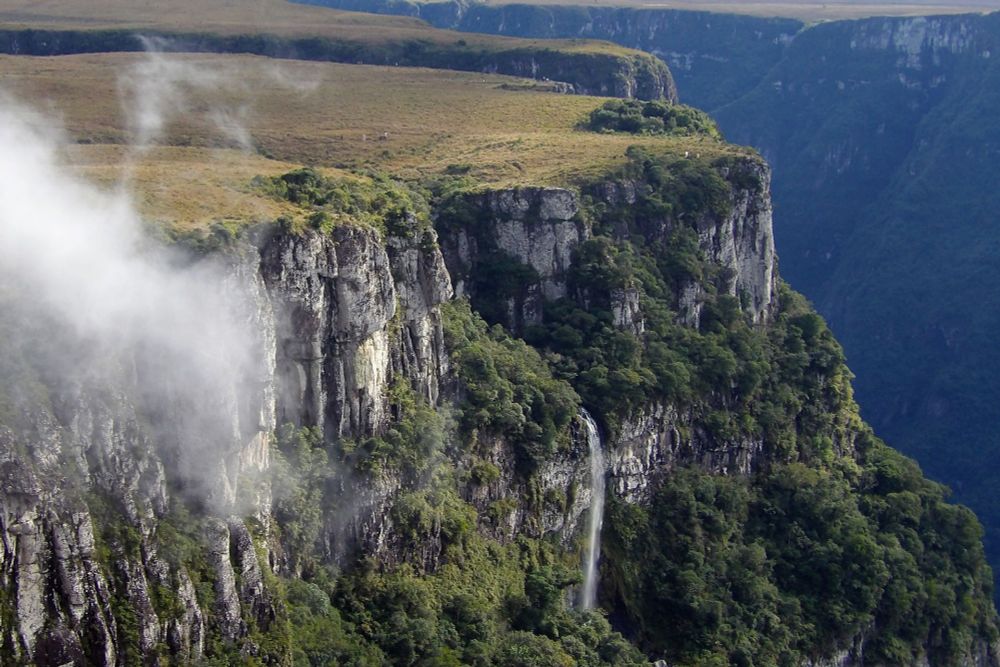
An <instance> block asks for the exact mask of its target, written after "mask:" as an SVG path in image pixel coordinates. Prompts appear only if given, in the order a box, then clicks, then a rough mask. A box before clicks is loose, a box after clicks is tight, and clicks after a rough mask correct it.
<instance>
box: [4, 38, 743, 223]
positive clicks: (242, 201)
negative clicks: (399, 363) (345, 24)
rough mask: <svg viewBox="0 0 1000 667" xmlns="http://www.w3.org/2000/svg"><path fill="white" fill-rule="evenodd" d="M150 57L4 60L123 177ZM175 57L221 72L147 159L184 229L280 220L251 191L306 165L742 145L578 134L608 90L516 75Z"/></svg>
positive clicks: (190, 92)
mask: <svg viewBox="0 0 1000 667" xmlns="http://www.w3.org/2000/svg"><path fill="white" fill-rule="evenodd" d="M144 58H145V56H143V55H141V54H104V55H87V56H60V57H54V58H35V57H25V56H5V57H0V72H3V84H2V87H3V89H5V90H6V91H8V92H10V93H12V94H13V95H14V97H15V98H17V99H20V100H22V101H26V102H28V103H30V104H31V105H32V106H34V107H36V108H40V109H42V110H44V111H46V112H48V113H51V114H53V115H54V116H56V117H58V118H61V120H62V123H63V124H64V125H65V129H66V132H67V134H68V135H69V138H70V140H71V141H72V142H74V143H73V145H72V147H71V150H69V151H67V156H68V159H69V160H70V162H71V163H72V164H74V165H75V166H76V167H77V168H78V169H80V170H81V171H82V172H83V173H84V174H86V175H87V176H88V177H90V178H93V179H94V180H96V181H98V182H102V183H105V184H113V183H114V182H116V181H117V179H118V178H120V176H121V174H122V166H121V165H122V163H123V162H124V161H125V158H126V157H127V156H128V155H129V150H128V149H127V145H128V144H129V143H130V142H131V141H132V137H131V136H130V133H129V130H128V124H127V122H126V117H125V115H124V114H123V112H122V110H121V103H120V97H119V90H120V88H122V84H121V83H120V81H121V80H122V77H127V76H128V75H129V73H130V72H133V71H134V67H135V66H136V65H137V64H139V63H141V62H143V61H144ZM170 62H171V63H172V65H171V67H174V68H178V69H179V70H181V71H183V72H186V73H187V74H189V75H194V74H195V73H197V76H200V77H205V76H206V75H207V76H210V77H211V80H212V81H214V83H213V84H212V85H210V86H194V85H189V84H188V83H185V82H184V81H179V82H178V84H177V87H176V90H175V93H176V94H175V95H174V96H173V102H172V104H173V105H174V106H175V110H174V113H173V115H172V118H171V121H170V122H169V124H168V125H167V126H166V131H165V134H164V136H163V137H162V138H161V139H160V140H159V141H158V142H157V145H156V146H155V147H154V149H153V150H150V151H148V152H147V153H145V154H142V155H140V156H139V157H138V158H137V160H138V161H137V163H136V166H135V187H136V191H137V197H138V200H139V203H140V205H141V207H142V210H143V211H144V212H145V214H146V215H148V216H150V217H151V218H154V219H157V220H161V221H165V222H168V223H170V224H174V225H178V226H181V227H191V226H202V225H205V224H208V223H210V222H212V221H214V220H218V219H223V218H236V219H241V220H252V219H255V218H267V219H273V217H276V216H277V215H279V214H280V213H281V209H280V207H279V206H278V204H276V203H275V202H271V201H269V200H266V199H263V198H261V197H260V196H259V195H257V194H255V193H252V192H250V191H249V188H248V184H249V181H250V179H251V178H252V177H253V176H254V175H256V174H263V175H274V174H278V173H283V172H285V171H288V170H289V169H292V168H294V166H295V165H299V164H310V165H315V166H319V167H323V168H331V169H351V170H366V169H377V170H381V171H387V172H389V173H392V174H394V175H396V176H398V177H401V178H404V179H408V180H413V181H419V180H424V179H428V178H434V177H437V176H441V175H444V174H467V175H468V176H470V177H471V178H473V179H475V180H476V181H479V182H482V183H484V184H495V185H511V184H524V183H539V184H573V183H576V182H579V181H581V180H584V179H587V178H590V177H592V176H594V175H596V174H600V173H604V172H606V171H608V170H610V169H613V168H614V167H615V166H616V165H620V164H622V163H623V162H624V160H625V157H624V154H625V150H626V149H627V148H628V146H630V145H633V144H643V145H646V146H648V147H650V148H652V149H654V150H657V151H662V152H670V151H673V152H677V153H681V154H682V153H683V152H685V151H690V152H692V153H698V154H701V155H703V156H707V155H711V154H715V153H729V152H732V151H735V150H739V149H735V148H733V147H730V146H726V145H723V144H719V143H716V142H712V141H709V140H699V139H689V138H665V137H636V136H631V135H609V134H596V133H592V132H587V131H583V130H579V129H577V125H578V124H579V123H580V122H581V121H582V120H584V119H585V118H586V117H587V115H588V113H589V112H590V111H591V110H593V109H595V108H596V107H598V106H599V105H601V104H602V103H604V102H605V101H606V100H605V99H603V98H594V97H585V96H575V95H560V94H556V93H552V92H548V91H546V90H545V88H544V84H539V83H538V82H533V81H528V80H519V79H513V78H510V77H501V76H492V75H481V74H469V73H462V72H453V71H447V70H428V69H418V68H394V67H375V66H365V65H342V64H332V63H316V62H303V61H273V60H269V59H266V58H260V57H253V56H223V55H184V56H171V61H170ZM126 88H127V87H126ZM220 113H222V114H224V115H226V116H227V117H229V118H236V119H239V122H240V123H242V126H243V127H242V129H243V130H245V131H246V132H247V133H248V134H249V137H250V140H251V143H252V146H253V149H252V150H250V151H246V150H240V149H239V147H238V146H237V145H236V144H235V143H234V142H233V140H232V139H229V138H227V136H228V135H230V134H232V132H231V131H230V132H226V131H223V130H222V129H220V128H219V127H218V126H217V125H216V124H215V123H214V122H213V121H212V118H213V117H215V118H217V117H218V116H219V114H220ZM230 129H231V128H230Z"/></svg>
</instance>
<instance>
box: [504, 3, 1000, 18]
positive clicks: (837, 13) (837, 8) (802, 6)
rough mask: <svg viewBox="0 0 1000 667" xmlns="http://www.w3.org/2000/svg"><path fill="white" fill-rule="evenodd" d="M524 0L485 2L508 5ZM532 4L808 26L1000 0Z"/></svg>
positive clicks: (964, 8) (953, 10)
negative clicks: (639, 9)
mask: <svg viewBox="0 0 1000 667" xmlns="http://www.w3.org/2000/svg"><path fill="white" fill-rule="evenodd" d="M520 1H521V0H486V2H487V4H491V5H505V4H511V3H513V2H520ZM530 4H533V5H580V6H586V7H597V6H610V7H645V8H649V9H685V10H691V11H705V12H715V13H718V14H745V15H748V16H758V17H784V18H795V19H799V20H801V21H805V22H807V23H813V22H820V21H837V20H847V19H861V18H868V17H872V16H932V15H938V14H970V13H984V12H992V11H997V10H998V9H1000V2H997V0H956V1H954V2H949V1H948V0H944V1H934V2H928V3H922V2H898V3H897V2H884V1H883V2H879V1H876V2H844V1H842V2H837V1H836V0H833V1H831V2H822V1H817V2H808V1H805V2H803V1H801V0H787V1H784V0H765V1H759V0H746V1H743V0H596V1H595V0H531V2H530Z"/></svg>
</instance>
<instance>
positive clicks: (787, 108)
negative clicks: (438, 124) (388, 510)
mask: <svg viewBox="0 0 1000 667" xmlns="http://www.w3.org/2000/svg"><path fill="white" fill-rule="evenodd" d="M324 4H336V5H337V6H341V7H343V8H345V9H357V8H358V7H356V6H355V5H356V3H352V2H349V1H345V0H337V1H336V2H335V3H324ZM375 4H376V5H379V6H381V9H380V10H381V11H386V12H390V13H406V14H409V15H413V16H420V17H422V18H424V19H425V20H428V21H429V22H431V23H433V24H435V25H439V26H449V27H458V28H460V29H463V30H469V31H475V32H488V33H494V34H505V35H522V36H549V37H576V36H592V37H599V38H603V39H608V40H611V41H615V42H617V43H619V44H622V45H626V46H630V47H633V48H642V49H645V50H648V51H650V52H652V53H655V54H657V55H658V56H659V57H661V58H663V59H664V60H665V61H666V62H667V63H668V64H669V65H670V67H671V70H672V72H673V73H674V76H675V77H676V79H677V81H678V86H679V90H680V96H681V98H682V100H684V101H686V102H688V103H691V104H694V105H697V106H700V107H703V108H706V109H710V110H712V111H713V113H714V115H715V117H716V118H717V119H718V121H719V123H720V126H721V128H722V129H723V130H724V132H725V134H726V136H727V137H728V138H729V139H730V140H732V141H735V142H737V143H745V144H750V145H753V146H755V147H756V148H757V149H758V150H760V151H761V152H762V153H763V154H764V155H765V157H766V158H767V159H768V161H769V162H770V163H771V164H772V165H773V166H774V169H775V175H776V178H775V188H774V196H775V202H776V205H777V209H778V214H777V215H776V218H775V224H776V230H777V236H778V239H779V246H780V249H781V254H782V257H783V267H784V275H785V276H786V278H788V279H789V280H790V281H791V283H792V284H793V285H795V286H796V288H797V289H799V290H801V291H802V292H804V293H805V294H806V295H807V296H808V297H809V298H810V299H811V300H813V301H814V302H815V303H816V304H817V307H818V309H819V310H820V312H821V313H822V314H823V315H824V316H825V317H827V318H829V320H830V322H831V325H832V326H833V327H834V329H835V330H836V331H837V333H838V336H839V337H840V339H841V340H842V341H843V343H844V345H845V347H846V349H847V352H848V354H849V357H850V359H851V360H852V368H853V369H854V371H855V372H856V373H857V374H858V381H857V383H856V387H857V390H858V395H859V398H860V402H861V404H862V406H863V407H864V409H865V415H866V418H867V419H869V420H870V421H871V422H872V424H873V425H874V426H875V428H876V430H877V431H878V432H879V433H881V434H883V435H885V436H886V437H888V438H889V439H890V440H891V441H892V442H894V443H897V444H898V446H900V447H901V448H902V449H903V450H904V451H905V452H907V453H908V454H911V455H913V456H916V457H917V458H918V459H919V460H920V462H921V464H922V465H923V466H925V467H926V469H927V470H928V472H929V474H930V475H931V476H932V477H934V478H935V479H939V480H941V481H943V482H945V483H947V484H949V486H951V487H952V488H954V489H955V491H956V493H957V494H958V497H959V498H960V499H961V500H962V501H963V502H967V503H969V504H971V505H972V506H973V507H974V508H975V509H976V510H977V512H978V513H979V515H980V516H981V517H982V518H983V520H984V522H985V523H986V524H987V534H986V541H987V548H988V551H989V552H990V553H991V559H992V561H993V562H994V564H995V565H996V564H997V563H1000V540H998V538H997V535H1000V517H998V516H997V513H996V510H995V504H994V503H993V500H992V499H993V491H992V489H993V488H994V486H995V485H996V473H995V470H994V468H995V466H994V465H993V461H995V460H996V458H997V457H996V450H995V448H994V447H993V446H992V445H991V444H989V443H994V442H996V441H997V438H996V429H995V427H994V425H995V424H996V423H997V417H998V415H997V407H996V405H997V404H996V401H993V400H991V399H990V398H989V397H990V396H992V395H993V394H994V393H995V391H996V388H995V387H994V384H995V382H994V378H996V377H1000V375H998V374H996V373H992V372H983V370H982V369H985V368H993V367H995V366H996V365H997V364H1000V360H998V359H997V358H996V350H995V346H994V345H993V343H992V339H991V335H990V334H989V333H988V332H992V331H994V330H995V329H996V327H997V323H996V321H995V317H994V316H993V313H994V309H992V308H983V307H982V304H988V303H991V302H992V300H993V296H992V294H991V293H990V292H989V289H988V287H986V286H988V285H991V284H992V283H993V282H995V281H994V280H992V279H990V278H988V277H984V276H985V274H984V271H985V272H987V273H988V272H989V271H990V269H989V268H988V262H984V261H983V259H982V258H981V257H980V255H979V254H978V253H975V252H972V253H970V252H969V251H968V249H969V248H985V247H989V246H991V245H992V244H993V243H994V241H995V239H994V238H993V237H992V236H991V235H990V233H989V231H988V230H989V229H991V228H992V226H991V224H990V222H989V221H990V220H992V215H993V214H992V211H994V210H996V207H997V202H995V201H994V200H993V197H992V193H993V188H992V186H991V185H990V184H991V183H992V181H993V180H995V179H996V173H995V165H994V161H993V160H991V158H990V157H989V154H990V151H991V150H992V148H990V147H991V146H993V145H995V144H996V143H997V137H996V136H994V134H995V133H993V132H992V129H991V128H992V127H993V124H992V122H991V121H990V120H989V119H990V118H992V117H993V116H994V115H995V114H996V110H997V106H998V103H997V100H996V99H995V96H993V94H992V93H991V91H992V90H994V89H995V88H996V67H995V64H994V63H995V61H996V53H997V37H998V35H1000V28H998V24H997V19H996V15H966V16H927V17H914V18H870V19H863V20H856V21H830V22H823V23H819V24H816V25H812V26H808V27H806V26H804V25H802V24H801V23H799V22H798V21H793V20H781V19H779V20H763V19H758V18H754V17H746V16H727V15H719V14H705V13H700V12H676V11H672V10H660V9H630V8H610V7H606V8H599V7H590V6H586V7H585V6H577V7H565V6H559V7H551V6H547V5H546V6H537V5H530V4H521V5H518V4H512V5H499V6H497V5H480V4H476V3H432V4H424V3H416V2H412V3H375ZM369 11H371V10H369ZM927 266H934V267H939V269H940V270H935V271H927V270H926V267H927ZM858 267H868V268H866V269H865V270H864V271H859V269H858ZM956 295H957V296H956ZM959 369H964V370H959ZM973 377H974V378H976V379H975V380H970V379H963V378H973ZM945 451H946V452H948V455H947V456H943V455H942V452H945ZM972 471H975V472H972Z"/></svg>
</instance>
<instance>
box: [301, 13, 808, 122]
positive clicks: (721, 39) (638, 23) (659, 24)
mask: <svg viewBox="0 0 1000 667" xmlns="http://www.w3.org/2000/svg"><path fill="white" fill-rule="evenodd" d="M305 4H314V5H321V6H324V7H335V8H337V9H346V10H351V11H361V12H380V13H386V14H401V15H405V16H415V17H420V18H422V19H424V20H425V21H427V22H428V23H430V24H431V25H434V26H437V27H439V28H449V29H454V30H463V31H467V32H478V33H487V34H492V35H508V36H512V37H532V38H548V39H551V38H588V39H604V40H608V41H611V42H615V43H617V44H621V45H624V46H628V47H630V48H634V49H641V50H643V51H646V52H648V53H652V54H654V55H656V56H657V57H659V58H661V59H663V60H664V61H665V62H666V63H667V64H668V65H669V66H670V70H671V72H673V76H674V77H675V78H676V80H677V85H678V88H679V90H680V92H681V96H682V98H683V101H684V102H685V103H687V104H691V105H693V106H696V107H700V108H703V109H716V108H718V107H720V106H723V105H724V104H727V103H729V102H731V101H733V100H735V99H737V98H738V97H740V96H741V95H743V94H745V93H747V92H749V91H750V90H751V89H752V88H753V86H754V85H755V84H756V82H758V81H759V80H760V79H761V78H762V77H763V76H765V75H766V74H767V71H768V70H769V69H770V68H771V67H773V66H774V65H775V64H776V63H777V62H778V61H779V60H780V58H781V56H782V55H783V53H784V50H785V47H786V46H787V45H788V44H789V43H790V42H791V41H792V39H793V38H794V37H795V35H796V34H797V33H798V32H799V31H800V30H802V28H803V27H804V26H803V24H802V22H800V21H797V20H794V19H783V18H758V17H754V16H737V15H734V14H719V13H711V12H698V11H685V10H675V9H649V8H637V7H597V6H592V5H583V4H580V5H576V6H574V5H557V4H545V5H533V4H530V3H510V4H486V3H479V2H465V1H464V0H454V1H451V2H395V1H393V0H377V1H374V2H372V1H370V0H364V1H358V0H305Z"/></svg>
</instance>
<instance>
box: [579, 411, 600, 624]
mask: <svg viewBox="0 0 1000 667" xmlns="http://www.w3.org/2000/svg"><path fill="white" fill-rule="evenodd" d="M580 416H581V417H582V418H583V423H584V425H585V426H586V427H587V447H588V448H589V449H590V516H589V519H588V524H587V552H586V556H585V558H586V560H585V561H584V563H583V591H582V592H581V595H580V606H581V607H582V608H583V609H593V607H594V604H595V603H596V602H597V576H598V571H597V565H598V561H599V560H600V558H601V525H602V524H603V523H604V481H605V480H604V475H605V472H606V469H605V463H604V447H603V443H602V442H601V433H600V431H598V430H597V423H596V422H595V421H594V418H593V417H591V416H590V413H589V412H587V411H586V410H584V409H583V408H580Z"/></svg>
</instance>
